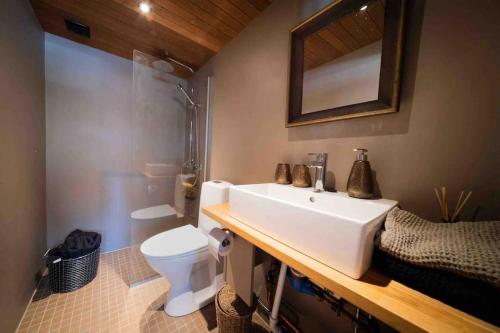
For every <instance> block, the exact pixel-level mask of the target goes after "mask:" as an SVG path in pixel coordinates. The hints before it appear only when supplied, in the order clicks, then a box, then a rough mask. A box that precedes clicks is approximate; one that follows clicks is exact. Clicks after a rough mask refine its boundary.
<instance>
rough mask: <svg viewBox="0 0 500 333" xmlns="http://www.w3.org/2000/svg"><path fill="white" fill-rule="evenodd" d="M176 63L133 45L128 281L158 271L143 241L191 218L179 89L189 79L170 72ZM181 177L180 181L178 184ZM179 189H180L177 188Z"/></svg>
mask: <svg viewBox="0 0 500 333" xmlns="http://www.w3.org/2000/svg"><path fill="white" fill-rule="evenodd" d="M171 70H172V66H171V65H170V64H169V63H168V62H165V61H163V60H160V59H158V58H155V57H153V56H150V55H148V54H145V53H142V52H139V51H137V50H135V51H134V62H133V110H134V117H133V121H134V124H133V133H131V134H132V135H133V147H132V149H133V154H132V158H133V160H132V165H133V168H134V173H135V174H136V175H137V176H136V177H134V182H133V206H134V211H133V212H132V214H131V216H132V222H131V223H132V225H131V228H130V230H131V235H130V236H131V237H130V239H131V244H130V245H131V246H130V249H131V260H130V267H129V285H130V286H134V285H137V284H140V283H141V282H144V281H147V280H149V279H151V278H155V277H157V274H156V273H155V272H154V271H153V270H152V269H151V268H150V267H149V266H148V265H147V263H146V262H145V260H144V258H143V256H142V254H141V252H140V245H141V243H142V242H143V241H144V240H146V239H147V238H149V237H151V236H153V235H155V234H158V233H160V232H163V231H166V230H169V229H173V228H176V227H179V226H181V225H184V224H186V221H185V218H184V200H185V195H184V194H183V189H182V184H179V180H180V179H182V178H181V176H180V174H181V172H182V165H183V161H184V147H185V126H186V106H185V99H184V98H183V96H182V95H180V94H179V92H178V91H177V87H176V86H177V85H178V84H182V85H185V81H184V80H182V79H179V78H177V77H175V76H173V75H171V74H170V73H169V71H171ZM176 183H177V185H176ZM176 191H177V193H176Z"/></svg>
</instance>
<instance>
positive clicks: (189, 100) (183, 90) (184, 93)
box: [177, 83, 196, 106]
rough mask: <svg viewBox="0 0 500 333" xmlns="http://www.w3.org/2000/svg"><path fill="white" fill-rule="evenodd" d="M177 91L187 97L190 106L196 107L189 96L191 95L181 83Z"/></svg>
mask: <svg viewBox="0 0 500 333" xmlns="http://www.w3.org/2000/svg"><path fill="white" fill-rule="evenodd" d="M177 90H179V91H180V92H181V93H182V94H183V95H184V97H186V99H187V101H188V102H189V104H191V106H196V103H195V102H194V101H193V99H192V98H191V96H189V94H188V93H187V92H186V90H185V89H184V87H183V86H182V85H181V84H180V83H179V84H177Z"/></svg>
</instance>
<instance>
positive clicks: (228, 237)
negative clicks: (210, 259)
mask: <svg viewBox="0 0 500 333" xmlns="http://www.w3.org/2000/svg"><path fill="white" fill-rule="evenodd" d="M232 249H233V235H232V234H231V232H230V231H229V230H222V229H219V228H213V229H212V230H210V232H209V234H208V250H209V251H210V253H211V254H212V256H214V258H215V259H217V261H219V258H220V257H225V256H227V255H228V254H229V252H231V250H232Z"/></svg>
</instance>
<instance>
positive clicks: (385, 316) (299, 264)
mask: <svg viewBox="0 0 500 333" xmlns="http://www.w3.org/2000/svg"><path fill="white" fill-rule="evenodd" d="M203 212H204V213H205V214H207V215H208V216H210V217H211V218H213V219H214V220H216V221H217V222H219V223H220V224H222V225H223V226H224V227H225V228H227V229H229V230H231V231H232V232H234V233H235V234H237V235H239V236H240V237H242V238H244V239H246V240H247V241H248V242H250V243H252V244H254V245H255V246H257V247H258V248H260V249H262V250H263V251H265V252H267V253H269V254H270V255H271V256H273V257H275V258H277V259H279V260H281V261H282V262H284V263H286V264H287V265H289V266H290V267H293V268H294V269H296V270H298V271H299V272H301V273H303V274H305V275H306V276H308V277H309V278H310V279H311V280H313V281H314V282H316V283H318V284H320V285H322V286H324V287H326V288H328V289H330V290H331V291H333V292H334V293H336V294H337V295H338V296H340V297H342V298H344V299H345V300H347V301H348V302H350V303H352V304H354V305H356V306H357V307H359V308H360V309H363V310H364V311H366V312H368V313H369V314H371V315H373V316H375V317H376V318H378V319H380V320H382V321H383V322H385V323H386V324H388V325H390V326H392V327H394V328H395V329H397V330H399V331H401V332H439V333H443V332H446V333H448V332H500V328H498V327H496V326H494V325H491V324H489V323H487V322H484V321H482V320H480V319H478V318H475V317H473V316H471V315H468V314H466V313H464V312H462V311H460V310H457V309H455V308H452V307H450V306H448V305H446V304H444V303H442V302H440V301H438V300H436V299H433V298H431V297H429V296H426V295H424V294H422V293H420V292H418V291H416V290H414V289H411V288H409V287H406V286H405V285H403V284H401V283H399V282H397V281H394V280H391V279H390V278H388V277H387V276H385V275H383V274H381V273H379V272H377V271H375V270H369V271H368V272H367V273H365V275H363V277H362V278H361V279H360V280H355V279H352V278H350V277H348V276H347V275H344V274H342V273H340V272H338V271H336V270H334V269H332V268H330V267H328V266H326V265H324V264H322V263H320V262H318V261H316V260H314V259H312V258H311V257H308V256H306V255H305V254H302V253H301V252H298V251H296V250H294V249H292V248H290V247H289V246H287V245H284V244H283V243H281V242H279V241H277V240H276V239H274V238H271V237H269V236H267V235H265V234H263V233H261V232H259V231H257V230H255V229H253V228H251V227H249V226H247V225H245V224H243V223H241V222H240V221H238V220H236V219H234V218H232V217H230V216H229V204H228V203H225V204H221V205H216V206H211V207H207V208H203Z"/></svg>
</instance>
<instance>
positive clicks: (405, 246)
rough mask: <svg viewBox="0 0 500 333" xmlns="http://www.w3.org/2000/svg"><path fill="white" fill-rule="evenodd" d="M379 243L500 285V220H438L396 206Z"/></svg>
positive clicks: (422, 262) (408, 257)
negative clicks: (441, 221)
mask: <svg viewBox="0 0 500 333" xmlns="http://www.w3.org/2000/svg"><path fill="white" fill-rule="evenodd" d="M375 244H376V246H377V247H378V248H379V249H381V250H382V251H384V252H386V253H388V254H390V255H392V256H394V257H397V258H399V259H401V260H403V261H406V262H408V263H411V264H414V265H419V266H425V267H430V268H434V269H438V270H446V271H450V272H454V273H457V274H460V275H463V276H466V277H469V278H473V279H478V280H483V281H486V282H489V283H492V284H493V285H495V286H496V287H497V288H500V221H489V222H456V223H434V222H429V221H427V220H424V219H422V218H420V217H418V216H416V215H414V214H411V213H409V212H407V211H404V210H401V209H399V208H394V209H392V210H391V211H390V212H389V214H388V215H387V219H386V221H385V230H381V231H379V233H378V234H377V237H376V239H375Z"/></svg>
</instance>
